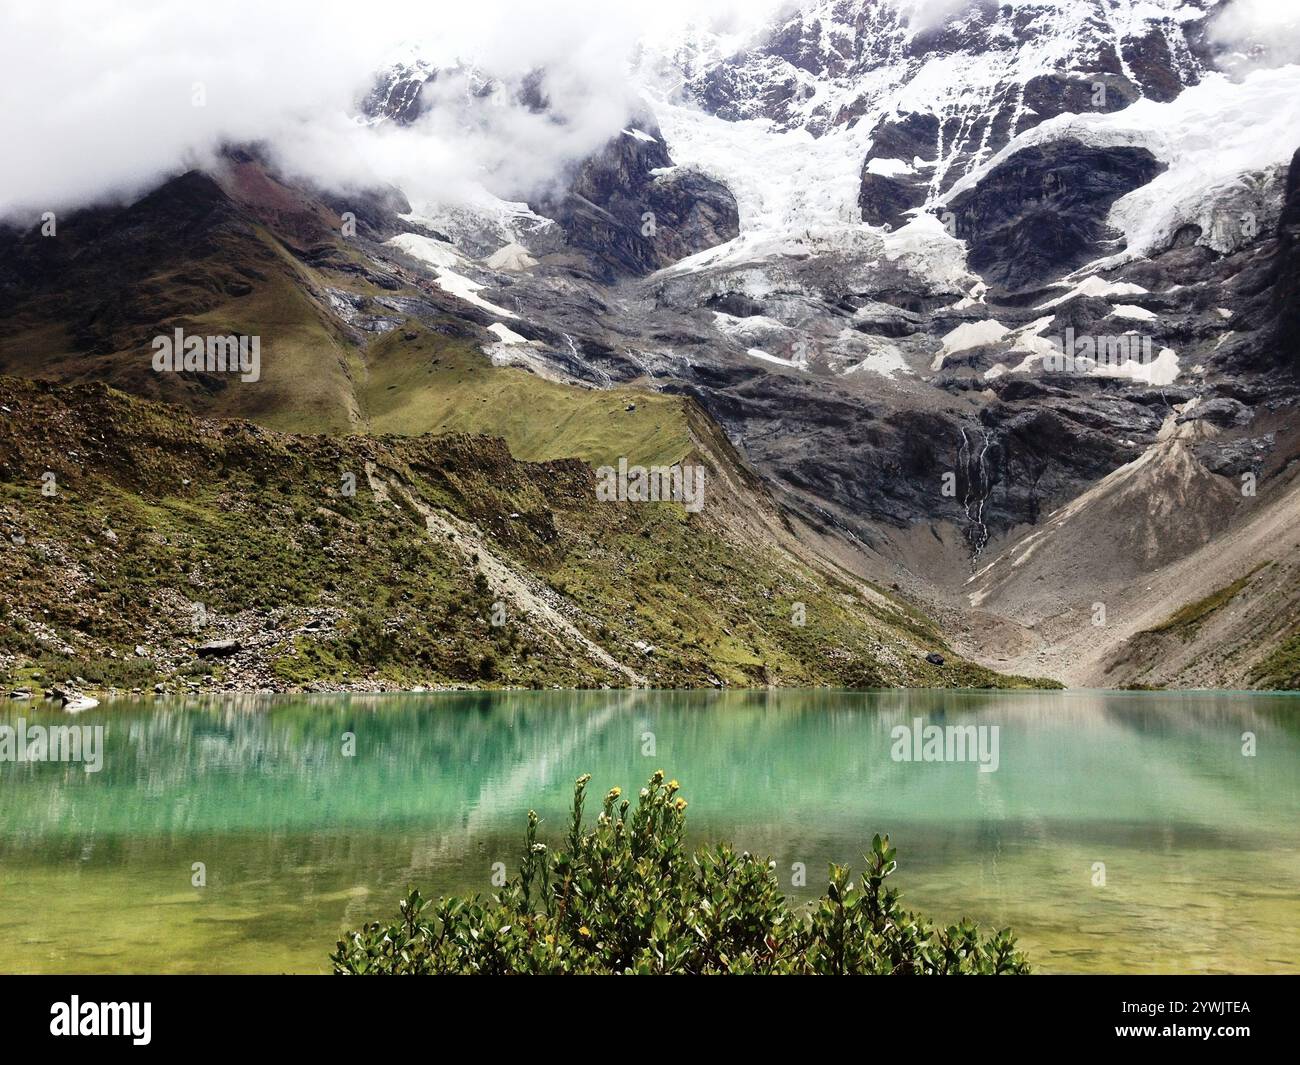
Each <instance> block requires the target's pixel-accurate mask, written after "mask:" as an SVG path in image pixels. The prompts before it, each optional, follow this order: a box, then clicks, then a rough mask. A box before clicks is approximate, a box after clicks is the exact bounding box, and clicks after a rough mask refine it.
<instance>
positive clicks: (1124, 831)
mask: <svg viewBox="0 0 1300 1065" xmlns="http://www.w3.org/2000/svg"><path fill="white" fill-rule="evenodd" d="M19 718H23V719H25V721H26V723H27V725H28V727H30V726H32V725H35V724H42V725H48V724H51V723H54V724H64V723H69V724H76V725H91V726H94V725H103V726H105V728H106V732H105V733H104V752H103V767H102V769H101V771H99V772H97V773H86V772H85V771H84V769H83V767H82V766H81V765H77V764H73V763H54V764H51V763H18V764H15V763H13V762H0V972H59V973H98V972H177V973H185V972H325V971H328V969H329V963H328V955H329V952H330V951H331V950H332V949H333V946H334V943H335V941H336V939H337V938H338V935H339V933H340V932H341V931H342V930H343V929H345V928H347V927H351V926H355V925H357V924H360V923H361V922H363V921H365V920H368V919H371V918H374V917H378V916H383V917H385V918H386V917H388V916H389V915H391V914H393V913H394V912H395V911H396V904H397V900H398V898H399V897H400V896H401V895H402V894H403V892H404V891H405V889H406V887H407V885H408V884H414V885H418V886H420V887H421V888H422V889H423V890H424V891H425V892H426V894H435V895H436V894H443V893H450V892H466V891H474V890H483V891H487V890H491V877H492V871H493V865H494V863H497V862H504V863H506V865H507V866H508V867H509V868H510V870H511V871H512V872H513V870H514V868H515V866H516V863H517V861H518V852H519V845H520V839H521V838H522V834H523V826H524V818H525V814H526V812H527V810H528V809H529V808H530V807H532V808H534V809H536V810H537V811H538V813H539V814H540V815H541V816H542V817H543V818H544V819H545V820H544V825H543V828H544V830H546V831H548V832H549V834H550V838H552V839H555V838H558V837H559V836H560V835H561V834H562V833H563V831H564V827H563V826H564V818H565V814H566V811H567V808H568V802H569V799H570V796H571V794H572V788H573V780H574V778H575V777H577V776H578V775H579V774H581V773H584V772H589V773H591V774H592V776H593V779H592V783H591V791H592V797H593V798H592V801H589V802H588V814H589V816H594V815H593V808H595V809H598V808H599V796H600V795H602V794H603V793H604V792H605V791H606V790H607V789H608V788H609V787H611V786H613V785H616V784H617V785H620V786H622V787H623V788H624V791H625V792H627V791H631V793H632V795H633V796H634V795H635V792H636V790H637V789H638V788H639V786H640V785H641V784H642V783H644V781H645V779H646V778H647V777H648V776H649V775H650V774H651V773H652V772H653V771H654V770H655V769H657V768H660V767H662V768H663V769H664V770H665V772H667V773H668V774H669V775H670V776H671V777H675V778H677V779H678V780H679V781H680V782H681V784H682V794H683V795H685V797H686V798H687V799H688V800H689V802H690V808H689V811H688V826H689V830H690V834H691V836H692V839H693V841H694V842H704V841H706V840H709V839H713V838H729V839H732V840H734V841H735V842H736V843H737V844H738V845H739V846H742V847H744V848H747V849H749V850H751V851H754V852H757V853H762V854H766V855H769V856H770V857H772V858H773V859H775V861H776V863H777V873H778V875H779V877H780V879H781V882H782V885H783V887H784V888H785V889H786V890H787V892H788V893H789V894H791V895H792V896H794V897H796V898H799V899H804V898H808V897H811V896H812V895H814V894H815V893H818V892H819V891H820V890H822V889H823V888H824V885H825V872H826V866H827V863H829V862H831V861H838V862H846V863H852V864H853V865H854V866H855V868H860V867H861V855H862V853H863V851H864V850H866V849H867V847H868V845H869V841H870V838H871V835H872V833H874V832H878V831H879V832H888V833H890V834H891V836H892V837H893V840H894V842H895V844H896V845H897V846H898V848H899V859H900V869H899V872H898V873H897V875H896V882H897V883H898V884H899V886H900V887H901V888H902V890H903V892H904V901H905V903H906V904H907V905H909V906H911V907H913V908H916V909H920V910H923V911H925V912H927V913H929V914H931V915H932V916H934V917H936V918H938V919H942V920H945V921H947V920H955V919H957V918H959V917H961V916H962V915H966V916H969V917H971V918H973V919H975V920H977V921H979V922H980V923H982V924H984V925H986V926H988V927H993V926H1005V925H1010V926H1012V927H1013V928H1014V929H1015V930H1016V932H1017V933H1018V935H1019V937H1020V943H1021V946H1022V948H1023V949H1024V950H1025V951H1026V952H1027V953H1028V955H1029V957H1030V961H1031V963H1032V964H1033V966H1034V968H1035V969H1036V970H1037V971H1040V972H1108V971H1122V972H1138V973H1166V972H1196V973H1217V972H1300V698H1296V697H1294V696H1289V695H1281V694H1279V695H1270V694H1253V693H1222V692H1204V693H1199V692H1198V693H1164V692H1160V693H1123V692H1091V691H1070V692H1018V693H1000V692H953V691H882V692H844V691H779V692H725V693H694V692H690V693H688V692H643V691H642V692H527V693H513V692H507V693H436V694H434V693H430V694H418V695H414V694H412V695H381V696H356V695H353V696H347V695H333V696H303V697H267V698H263V697H243V696H241V697H230V698H225V699H221V698H214V699H211V700H184V701H182V700H177V701H168V702H162V701H159V702H154V701H153V700H144V701H123V702H116V703H106V704H102V705H100V706H99V707H96V708H95V709H93V710H90V711H88V712H86V713H83V714H80V715H77V716H76V717H75V718H72V717H69V716H68V715H64V714H61V713H54V712H51V711H49V710H45V709H41V705H40V704H31V703H18V702H9V701H0V725H10V726H15V727H16V726H17V724H18V720H19ZM918 718H919V719H921V722H922V724H923V725H938V726H941V727H943V726H949V725H953V726H966V725H974V726H979V727H983V728H984V729H985V730H986V731H985V732H983V733H981V735H983V736H984V737H985V738H986V739H989V740H990V742H991V739H990V738H991V737H993V736H994V735H996V737H997V740H996V742H997V748H996V751H997V768H996V771H991V772H986V771H981V767H980V764H979V762H978V761H971V760H969V759H967V760H964V761H958V760H953V761H902V760H899V759H898V758H896V757H895V755H897V754H898V753H899V741H898V740H897V738H896V733H895V730H896V729H898V728H899V727H900V726H903V727H906V729H907V730H909V732H910V729H911V728H912V725H913V722H914V721H915V720H916V719H918ZM992 726H996V727H997V732H996V733H993V732H992V731H988V730H989V729H990V728H991V727H992ZM347 734H352V735H353V736H354V737H355V753H354V754H353V755H352V756H347V755H346V754H345V753H344V748H345V743H347V742H348V741H346V739H345V737H346V735H347ZM1246 734H1249V735H1246ZM1252 737H1253V739H1252ZM1252 743H1253V751H1254V753H1253V754H1247V753H1243V750H1244V749H1249V748H1250V747H1251V745H1252ZM651 747H653V754H648V753H645V752H647V751H648V750H649V749H650V748H651ZM932 753H933V752H932ZM944 753H945V754H946V753H947V752H946V751H945V752H944ZM955 753H957V752H956V751H954V754H955ZM985 753H986V754H987V753H989V751H988V749H987V745H986V752H985ZM985 761H986V764H991V762H989V760H988V759H986V760H985ZM199 862H201V863H203V868H204V871H205V879H206V884H205V886H202V887H195V886H193V883H192V880H193V877H194V875H195V874H194V871H193V870H194V868H195V863H199ZM796 863H801V864H802V865H803V866H804V867H805V868H806V870H807V886H806V887H792V886H791V880H792V876H793V871H794V870H795V869H796V868H797V867H796Z"/></svg>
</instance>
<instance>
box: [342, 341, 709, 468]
mask: <svg viewBox="0 0 1300 1065" xmlns="http://www.w3.org/2000/svg"><path fill="white" fill-rule="evenodd" d="M365 361H366V373H365V376H364V378H363V381H362V383H361V385H360V387H359V388H358V392H359V401H360V406H361V409H362V411H363V413H364V417H365V419H366V423H367V425H368V426H369V428H370V429H371V430H373V431H375V432H381V433H397V434H402V435H406V436H414V435H418V434H420V433H448V432H466V433H485V434H490V435H493V436H500V437H503V438H504V439H505V441H506V443H507V444H508V445H509V446H510V451H511V453H512V454H514V455H515V456H517V457H518V458H521V459H524V460H527V461H531V462H535V461H544V460H546V459H554V458H580V459H582V460H583V461H585V462H588V463H590V464H591V465H593V466H599V465H603V464H605V463H614V462H616V461H617V460H618V458H619V457H620V456H626V457H627V459H628V461H629V462H632V463H637V462H640V463H643V464H645V465H650V464H652V463H666V464H671V463H673V462H677V461H679V460H680V459H682V458H684V457H685V456H686V454H687V453H688V452H689V451H690V449H691V438H690V432H689V430H688V427H687V419H686V413H685V400H683V399H682V398H681V397H679V396H668V395H661V394H658V393H654V392H645V391H639V390H637V389H632V388H612V389H608V390H599V391H597V390H591V389H583V388H573V387H569V386H566V385H562V384H557V383H555V382H553V381H546V380H543V379H541V378H539V377H537V376H535V375H533V374H530V373H528V372H527V371H526V370H521V369H518V368H515V367H499V366H493V365H492V363H491V362H490V361H489V360H488V359H487V357H486V356H484V355H483V354H482V352H481V351H480V350H479V345H478V344H476V343H475V342H473V341H470V340H465V339H462V338H459V337H454V336H448V335H445V334H443V333H439V332H436V331H434V330H431V329H428V328H425V327H423V326H421V325H419V324H418V323H415V322H411V323H408V326H407V328H405V329H397V330H393V331H392V332H389V333H387V334H385V335H384V336H382V337H381V338H379V339H378V340H376V341H375V342H374V343H373V344H372V345H371V346H370V348H369V349H368V350H367V352H366V360H365Z"/></svg>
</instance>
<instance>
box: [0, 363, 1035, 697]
mask: <svg viewBox="0 0 1300 1065" xmlns="http://www.w3.org/2000/svg"><path fill="white" fill-rule="evenodd" d="M0 406H3V407H5V408H7V411H6V413H5V417H4V419H3V421H0V535H2V536H3V539H2V540H0V585H2V586H3V587H4V588H5V589H6V594H5V596H4V597H3V600H0V675H7V679H8V680H9V682H11V683H12V682H15V681H19V680H22V679H23V678H24V677H30V676H31V675H32V671H33V670H34V669H35V670H37V671H39V672H40V673H42V674H43V676H42V678H40V679H43V680H51V679H61V678H62V677H64V676H67V675H80V676H82V677H83V678H85V679H86V680H87V681H88V682H89V683H90V684H91V685H100V686H104V685H115V686H119V687H140V688H148V687H149V686H150V685H151V684H152V683H155V682H162V683H165V684H167V685H170V686H177V685H183V684H187V683H188V684H197V685H200V686H204V685H207V686H211V685H221V684H225V685H228V686H232V687H237V688H241V689H244V688H283V687H312V686H318V687H319V686H353V687H358V688H368V687H369V688H373V687H384V686H413V685H417V684H424V685H434V684H487V685H498V684H499V685H520V686H537V685H551V684H558V685H565V686H583V685H599V684H611V685H618V684H626V683H628V682H629V679H628V678H629V673H635V674H636V675H638V676H642V677H644V678H645V679H646V680H647V682H649V683H651V684H656V685H662V686H694V685H710V684H715V685H716V684H734V685H757V684H765V683H772V684H789V685H812V684H832V685H852V686H862V685H888V684H913V685H970V684H975V685H993V684H1002V683H1016V682H1015V681H1013V680H1010V679H1008V678H999V677H998V676H996V675H995V674H992V673H990V672H988V671H987V670H983V669H980V668H979V667H976V666H973V665H970V664H968V663H964V662H962V661H960V660H959V659H956V658H955V657H954V656H949V658H948V661H947V663H946V664H945V665H943V666H934V665H931V664H929V663H927V662H926V661H925V660H924V654H925V652H926V651H927V650H931V649H933V648H935V647H939V648H941V649H942V647H943V645H942V641H941V640H940V639H939V637H938V635H937V634H936V633H934V632H933V630H931V629H929V628H928V626H927V625H926V624H925V623H924V622H921V621H918V620H917V619H916V618H915V617H913V616H910V615H908V614H905V613H904V612H902V611H900V610H895V609H893V607H892V606H891V605H888V604H883V605H882V604H880V603H877V602H871V601H868V600H867V599H866V598H864V597H863V596H862V595H860V594H859V593H858V591H857V590H856V589H854V588H853V587H852V586H850V585H849V584H847V583H845V584H841V583H839V582H838V581H837V580H836V579H834V578H832V577H828V576H826V575H825V574H822V573H820V572H817V571H815V570H813V569H810V568H809V567H807V566H805V565H802V564H801V563H799V562H797V561H796V560H795V559H793V558H792V557H791V556H789V555H788V554H785V553H784V552H782V551H781V550H780V549H778V548H777V547H775V546H768V547H762V546H756V545H755V544H754V543H753V542H751V541H742V540H738V539H737V538H736V537H734V536H732V535H731V534H730V533H729V530H728V528H727V526H726V524H725V523H724V522H719V521H717V520H715V519H714V518H712V517H711V516H710V511H709V508H708V507H706V509H705V511H704V512H703V513H701V514H698V515H687V514H686V513H685V512H684V511H683V510H682V508H681V507H679V506H677V505H675V504H669V503H663V504H642V505H637V504H611V503H604V504H602V503H597V502H596V501H595V493H594V478H593V474H592V471H591V468H590V466H588V465H586V464H585V463H583V462H580V461H557V462H546V463H525V462H520V461H518V460H516V459H515V458H513V457H512V456H511V454H510V453H509V451H508V450H507V449H506V447H505V446H504V444H503V443H502V442H501V441H500V440H493V439H490V438H484V437H473V436H466V435H450V436H443V437H429V436H423V437H417V438H402V437H383V438H371V437H365V436H360V435H345V436H338V435H334V436H292V435H288V434H282V433H278V432H274V431H271V430H268V429H265V428H261V427H257V426H253V425H250V424H247V423H242V422H218V421H205V420H203V419H198V418H194V417H192V416H190V415H188V414H185V413H183V412H180V411H177V410H175V409H174V408H170V407H163V406H159V405H156V404H152V403H149V402H146V401H142V400H138V399H132V398H129V397H127V396H124V395H122V394H120V393H116V392H113V391H112V390H110V389H107V388H105V387H103V386H101V385H91V386H71V387H69V386H54V385H50V384H47V383H41V382H28V381H19V380H15V379H9V378H0ZM368 465H369V467H370V468H371V469H373V470H374V471H375V476H376V478H377V479H378V482H379V483H381V484H382V486H383V490H382V491H380V492H378V493H376V492H373V491H371V490H370V487H369V482H368V480H367V476H366V470H367V466H368ZM47 471H48V472H51V473H53V474H54V475H55V482H56V484H57V487H58V491H57V494H55V495H52V496H47V495H43V494H42V492H41V484H42V475H43V474H44V473H45V472H47ZM345 474H352V475H354V476H355V477H356V481H357V491H356V494H355V495H351V496H350V495H347V494H346V493H345V492H344V491H342V488H343V475H345ZM421 508H423V509H424V510H425V511H427V512H428V513H430V514H434V515H437V516H438V520H439V521H443V522H446V523H450V525H451V526H454V531H453V532H451V533H446V532H445V530H443V529H441V528H440V530H438V531H436V534H431V531H430V528H429V527H428V525H427V523H426V521H425V518H424V514H423V513H422V511H421ZM471 545H472V546H471ZM488 555H491V556H492V557H493V558H495V559H497V560H499V561H500V562H501V564H502V565H503V566H504V567H506V568H507V570H508V585H511V586H513V589H512V588H511V587H509V586H508V585H507V584H502V583H501V582H500V581H499V580H498V575H497V573H496V572H494V571H491V570H488V569H485V566H484V557H485V556H488ZM196 602H198V603H202V604H204V608H205V617H204V618H203V619H202V620H201V623H200V624H199V625H198V626H197V627H196V624H195V618H194V614H193V610H192V604H193V603H196ZM495 602H504V603H505V604H506V605H507V612H506V623H505V624H504V625H500V626H494V625H493V624H492V611H493V604H494V603H495ZM796 602H802V603H803V604H805V610H806V614H807V624H806V625H805V626H802V627H801V626H797V625H794V624H792V623H791V618H792V615H793V612H794V603H796ZM530 604H531V605H530ZM557 619H558V622H557ZM213 638H235V639H237V640H238V641H239V642H240V643H241V645H242V650H240V651H239V652H238V653H237V654H235V655H234V656H232V657H229V658H221V659H216V660H210V661H200V660H199V659H197V658H196V654H195V652H196V647H197V645H198V644H199V643H200V642H201V641H203V640H206V639H213ZM588 641H589V642H588ZM592 645H598V647H599V649H601V654H600V655H596V654H593V653H592V650H591V647H592ZM137 647H138V648H139V651H140V652H142V653H137V650H136V649H137ZM602 656H607V658H602ZM611 663H613V665H611ZM209 678H210V679H209Z"/></svg>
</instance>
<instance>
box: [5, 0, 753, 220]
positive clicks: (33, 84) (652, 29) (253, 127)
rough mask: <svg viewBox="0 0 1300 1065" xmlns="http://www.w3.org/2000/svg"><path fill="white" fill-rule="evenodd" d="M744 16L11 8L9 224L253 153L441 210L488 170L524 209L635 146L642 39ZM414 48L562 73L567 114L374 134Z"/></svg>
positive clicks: (429, 3)
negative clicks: (387, 81)
mask: <svg viewBox="0 0 1300 1065" xmlns="http://www.w3.org/2000/svg"><path fill="white" fill-rule="evenodd" d="M738 9H739V8H738V0H655V2H654V3H650V4H648V3H644V2H631V0H622V2H619V3H610V2H609V0H548V2H546V3H537V2H534V0H474V2H473V3H465V2H463V0H387V2H385V3H383V4H380V5H366V4H359V3H357V2H356V0H298V2H294V3H277V2H272V0H223V2H222V3H220V4H209V3H196V2H192V0H137V2H134V3H132V4H129V5H128V4H115V5H113V6H112V7H111V8H109V7H107V6H106V5H103V4H100V3H97V2H94V0H4V3H3V4H2V5H0V40H3V41H4V42H5V44H6V57H5V62H4V63H3V64H0V99H3V100H4V101H5V107H4V108H3V109H2V110H0V144H3V145H4V151H3V152H0V217H11V218H13V219H15V220H20V221H21V220H24V219H27V220H31V221H34V220H35V217H36V216H37V215H39V213H40V212H41V211H44V210H63V209H67V208H69V207H73V206H79V205H82V204H85V203H88V202H95V201H101V200H120V199H127V198H130V197H133V196H137V195H139V194H141V193H143V192H144V191H146V190H147V189H149V188H150V187H152V186H153V185H155V184H157V183H158V182H159V181H160V180H161V179H163V178H164V177H166V176H167V175H168V174H172V173H176V172H178V171H180V170H183V169H185V168H188V167H193V166H203V165H205V164H208V163H210V162H212V161H213V159H214V157H215V153H216V152H217V151H218V150H219V148H220V147H221V146H222V145H223V144H228V143H246V142H254V141H260V142H265V143H267V144H269V145H270V146H271V148H272V150H273V151H274V153H275V154H276V157H277V159H278V160H279V161H280V162H281V163H282V164H283V165H284V166H285V167H286V168H287V169H289V170H291V171H294V172H298V173H301V174H307V175H310V176H312V177H314V178H316V179H317V180H318V181H321V182H322V183H324V184H330V185H335V186H344V185H347V184H350V183H358V182H373V181H374V180H376V179H378V180H384V181H390V182H393V183H395V184H399V185H400V186H402V187H403V188H404V189H405V190H406V191H408V193H409V194H410V195H412V197H413V198H423V199H433V198H445V197H446V196H447V195H448V194H454V192H455V190H456V188H457V187H458V186H461V185H463V184H464V183H466V182H468V181H472V180H476V179H478V178H480V177H482V176H484V175H488V176H489V178H490V181H489V183H493V184H495V185H497V186H498V187H499V188H500V189H501V190H502V191H509V192H513V193H515V194H518V193H519V192H521V191H522V190H523V189H524V187H526V186H529V185H539V184H542V183H544V182H545V181H547V180H548V179H549V178H551V177H553V176H554V174H555V171H556V170H557V169H558V168H559V167H560V165H561V164H562V163H564V162H567V161H570V160H572V159H575V158H580V157H581V156H583V155H585V154H587V153H588V152H590V151H591V150H592V149H594V148H595V147H597V146H599V144H600V143H602V142H603V141H604V140H605V139H606V138H607V137H609V136H612V135H614V134H616V133H617V132H618V130H619V128H621V125H622V124H623V123H624V121H625V119H626V116H627V105H628V102H629V100H630V99H631V98H632V97H631V90H630V87H629V84H628V80H627V69H628V67H627V64H628V60H629V57H630V56H631V53H632V51H633V49H634V47H635V45H636V43H637V41H638V40H639V39H640V38H642V37H643V36H645V35H646V34H648V33H649V34H652V35H653V34H663V33H664V32H666V28H667V27H669V26H674V25H680V24H683V23H685V22H686V21H688V20H699V19H701V18H705V17H709V16H710V14H711V13H715V14H718V15H725V14H727V13H731V12H733V11H734V10H738ZM403 50H405V51H407V52H408V53H409V52H410V51H411V50H414V51H416V52H419V53H420V54H423V55H426V56H427V57H428V58H429V59H430V60H431V61H433V62H436V63H439V64H442V63H451V62H454V61H455V60H456V59H464V60H466V61H469V62H473V63H475V64H477V65H478V66H480V67H482V68H483V69H485V70H488V71H491V72H492V73H493V74H495V75H497V76H500V77H502V78H507V79H508V78H517V77H521V76H522V75H523V74H525V73H526V72H527V71H529V70H531V69H534V68H538V67H542V68H545V69H546V70H547V71H548V78H547V83H546V89H547V92H548V94H549V96H550V99H551V102H552V112H551V113H550V114H547V115H536V114H533V113H531V112H529V111H527V110H526V109H525V108H522V107H519V106H516V105H513V104H511V103H508V102H507V103H501V104H498V105H493V106H484V107H481V108H477V109H476V110H475V111H474V113H473V115H472V121H470V122H468V123H467V121H466V120H467V117H470V116H467V115H466V113H465V111H464V109H463V107H452V106H439V107H436V108H435V109H434V111H433V112H432V113H431V114H429V115H427V116H426V117H425V119H424V120H422V121H421V122H420V123H418V124H417V125H416V126H415V127H413V128H411V129H408V130H400V129H397V128H394V127H392V126H391V125H389V126H387V127H383V126H381V127H379V128H368V127H365V126H359V125H357V123H356V122H354V121H353V117H352V116H353V114H354V111H355V104H356V101H357V100H358V99H359V98H360V97H361V96H363V95H364V94H365V92H366V91H367V90H368V89H369V88H370V87H371V85H372V83H373V78H374V75H375V74H376V72H377V71H379V70H380V69H382V68H383V67H385V66H386V65H387V64H388V62H389V61H390V60H391V59H392V58H393V57H394V56H395V55H398V54H400V53H401V52H402V51H403ZM439 92H440V93H441V94H444V95H445V92H446V90H439ZM199 96H201V98H202V103H203V105H202V106H195V101H196V98H198V97H199ZM450 102H451V101H449V100H447V99H445V98H443V99H441V103H442V104H444V105H447V104H450ZM458 102H459V101H458ZM557 118H558V119H559V121H557Z"/></svg>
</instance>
